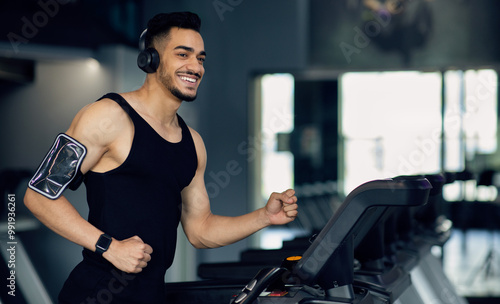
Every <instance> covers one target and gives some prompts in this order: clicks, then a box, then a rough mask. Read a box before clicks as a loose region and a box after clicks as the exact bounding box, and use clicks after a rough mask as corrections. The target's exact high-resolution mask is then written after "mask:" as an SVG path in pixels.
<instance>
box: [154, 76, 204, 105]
mask: <svg viewBox="0 0 500 304" xmlns="http://www.w3.org/2000/svg"><path fill="white" fill-rule="evenodd" d="M188 74H189V73H188ZM160 81H161V83H162V84H163V86H164V87H165V88H166V89H167V90H169V91H170V93H172V95H174V96H175V97H177V98H179V99H180V100H183V101H188V102H190V101H193V100H195V99H196V97H197V91H194V93H193V94H186V93H183V92H181V90H179V88H178V87H176V86H175V85H174V81H173V80H172V77H170V75H168V74H165V73H161V74H160Z"/></svg>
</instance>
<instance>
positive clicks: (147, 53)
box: [137, 48, 160, 73]
mask: <svg viewBox="0 0 500 304" xmlns="http://www.w3.org/2000/svg"><path fill="white" fill-rule="evenodd" d="M159 65H160V54H158V51H157V50H156V49H154V48H147V49H145V50H144V51H142V52H140V53H139V56H137V66H138V67H139V68H140V69H141V70H143V71H144V72H146V73H154V72H156V70H157V69H158V66H159Z"/></svg>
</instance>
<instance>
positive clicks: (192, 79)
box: [181, 76, 196, 83]
mask: <svg viewBox="0 0 500 304" xmlns="http://www.w3.org/2000/svg"><path fill="white" fill-rule="evenodd" d="M181 79H182V80H186V81H189V82H193V83H194V82H196V79H194V78H189V77H186V76H181Z"/></svg>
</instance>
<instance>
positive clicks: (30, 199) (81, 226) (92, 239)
mask: <svg viewBox="0 0 500 304" xmlns="http://www.w3.org/2000/svg"><path fill="white" fill-rule="evenodd" d="M24 203H25V205H26V207H28V209H30V211H31V212H32V213H33V214H34V215H35V216H36V218H38V220H40V222H42V223H43V224H44V225H45V226H47V227H48V228H50V229H51V230H53V231H54V232H55V233H57V234H59V235H61V236H62V237H64V238H66V239H68V240H70V241H72V242H74V243H76V244H78V245H80V246H83V247H85V248H87V249H89V250H92V251H94V250H95V243H96V241H97V239H98V238H99V236H100V235H101V233H102V232H101V231H100V230H99V229H97V228H96V227H94V226H93V225H92V224H90V223H89V222H87V221H86V220H85V219H84V218H83V217H82V216H81V215H80V214H79V213H78V211H77V210H76V209H75V208H74V207H73V205H71V203H70V202H69V201H68V200H67V199H66V198H65V197H64V196H61V197H59V198H58V199H56V200H50V199H48V198H45V197H43V196H41V195H40V194H38V193H36V192H34V191H33V190H31V189H28V190H27V191H26V195H25V197H24Z"/></svg>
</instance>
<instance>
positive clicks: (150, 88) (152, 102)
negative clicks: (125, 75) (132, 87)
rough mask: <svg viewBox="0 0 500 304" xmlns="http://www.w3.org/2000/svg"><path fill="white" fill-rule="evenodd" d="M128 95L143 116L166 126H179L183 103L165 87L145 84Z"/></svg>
mask: <svg viewBox="0 0 500 304" xmlns="http://www.w3.org/2000/svg"><path fill="white" fill-rule="evenodd" d="M126 94H127V95H129V96H130V97H131V98H133V99H134V100H135V101H136V102H137V106H138V110H139V111H140V112H142V114H144V115H147V116H150V117H152V118H153V119H154V120H156V121H157V122H159V123H161V124H162V125H164V126H171V125H172V124H174V125H176V124H177V117H176V114H177V110H178V109H179V107H180V106H181V104H182V101H181V100H179V99H178V98H177V97H175V96H173V95H172V94H171V93H170V91H168V90H167V89H165V88H164V87H163V86H159V85H151V84H148V82H145V83H144V85H143V86H142V87H141V88H139V89H138V90H136V91H132V92H130V93H126Z"/></svg>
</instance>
